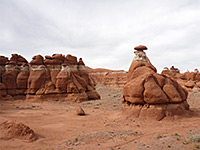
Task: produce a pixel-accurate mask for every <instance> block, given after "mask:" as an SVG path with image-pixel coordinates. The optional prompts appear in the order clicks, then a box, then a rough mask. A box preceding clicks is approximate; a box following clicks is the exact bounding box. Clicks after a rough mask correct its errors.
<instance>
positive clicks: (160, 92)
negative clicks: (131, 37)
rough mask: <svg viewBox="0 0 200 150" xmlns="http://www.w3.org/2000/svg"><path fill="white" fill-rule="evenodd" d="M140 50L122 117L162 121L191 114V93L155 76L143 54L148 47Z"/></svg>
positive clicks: (125, 90) (125, 92)
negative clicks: (189, 112)
mask: <svg viewBox="0 0 200 150" xmlns="http://www.w3.org/2000/svg"><path fill="white" fill-rule="evenodd" d="M138 47H139V48H136V50H137V51H136V52H135V57H134V59H133V61H132V64H131V66H130V68H129V71H128V75H127V83H126V84H125V86H124V88H123V97H122V105H123V106H122V110H123V113H124V114H127V115H129V116H130V117H135V118H144V119H155V120H162V119H164V118H165V117H170V116H174V115H183V114H185V113H186V112H188V111H187V110H189V105H188V103H187V101H186V99H187V95H188V92H187V91H186V90H185V89H184V88H182V87H181V86H180V85H179V84H178V83H177V82H176V81H175V80H174V79H172V78H169V77H167V76H165V75H162V74H158V73H156V72H157V70H156V68H155V67H154V66H153V65H152V64H151V62H150V60H149V59H148V57H147V56H146V53H145V52H144V51H141V49H142V50H143V49H145V47H146V46H144V47H143V46H142V48H140V47H141V46H138ZM146 49H147V48H146ZM165 69H167V68H165ZM171 69H172V68H171ZM173 70H177V69H174V68H173Z"/></svg>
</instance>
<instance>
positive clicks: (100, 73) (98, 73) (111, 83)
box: [88, 67, 127, 88]
mask: <svg viewBox="0 0 200 150" xmlns="http://www.w3.org/2000/svg"><path fill="white" fill-rule="evenodd" d="M88 71H89V75H90V77H91V79H92V81H93V82H94V84H95V85H97V84H104V85H106V86H108V87H111V88H123V87H124V85H125V84H126V81H127V72H125V71H124V70H116V71H114V70H108V69H91V68H89V67H88Z"/></svg>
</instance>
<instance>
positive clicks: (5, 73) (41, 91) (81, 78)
mask: <svg viewBox="0 0 200 150" xmlns="http://www.w3.org/2000/svg"><path fill="white" fill-rule="evenodd" d="M19 96H21V97H20V99H21V98H22V97H24V98H26V99H37V100H59V101H72V102H82V101H86V100H94V99H99V98H100V96H99V94H98V93H97V92H96V90H95V87H94V84H93V82H92V81H91V79H90V77H89V75H88V71H87V70H86V68H85V64H84V62H83V60H82V58H80V60H79V62H78V61H77V57H75V56H72V55H70V54H68V55H67V56H64V55H62V54H53V55H52V56H45V59H44V57H43V56H41V55H36V56H34V57H33V58H32V61H31V62H30V63H28V62H27V60H26V59H25V58H23V57H22V56H21V55H17V54H12V57H11V58H10V60H9V59H8V58H6V57H4V56H0V100H4V99H10V98H14V99H17V97H19Z"/></svg>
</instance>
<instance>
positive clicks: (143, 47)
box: [134, 45, 147, 51]
mask: <svg viewBox="0 0 200 150" xmlns="http://www.w3.org/2000/svg"><path fill="white" fill-rule="evenodd" d="M134 49H135V50H138V51H141V50H147V47H146V46H144V45H139V46H136V47H135V48H134Z"/></svg>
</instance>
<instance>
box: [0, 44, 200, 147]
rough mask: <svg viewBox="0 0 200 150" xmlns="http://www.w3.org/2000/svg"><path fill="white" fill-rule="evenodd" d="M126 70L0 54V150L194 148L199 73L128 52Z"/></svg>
mask: <svg viewBox="0 0 200 150" xmlns="http://www.w3.org/2000/svg"><path fill="white" fill-rule="evenodd" d="M134 49H135V50H134V54H133V56H132V57H133V61H132V64H131V66H130V68H129V71H128V72H126V71H123V70H117V71H116V70H108V69H103V68H101V69H92V68H90V67H87V66H86V65H85V63H84V62H83V60H82V58H80V59H79V61H77V57H75V56H72V55H70V54H68V55H66V56H65V55H62V54H53V55H52V56H45V57H43V56H41V55H36V56H34V57H33V58H32V61H30V62H28V61H27V60H26V59H25V58H24V57H23V56H21V55H18V54H12V56H11V58H10V59H8V58H7V57H5V56H0V149H2V150H4V149H5V150H10V149H20V150H22V149H24V150H28V149H30V150H49V149H50V150H51V149H52V150H65V149H68V150H94V149H95V150H96V149H97V150H98V149H99V150H101V149H108V150H132V149H134V150H148V149H152V150H161V149H164V150H165V149H173V150H197V149H200V73H199V71H198V69H195V71H194V72H185V73H180V71H179V69H178V68H175V67H174V66H172V67H171V68H170V69H168V68H167V67H165V68H164V69H163V71H162V72H161V74H159V73H157V69H156V67H155V66H153V64H151V62H150V58H148V57H147V55H146V51H147V52H148V51H149V50H147V49H148V48H147V47H146V46H144V45H139V46H137V47H135V48H134Z"/></svg>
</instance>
